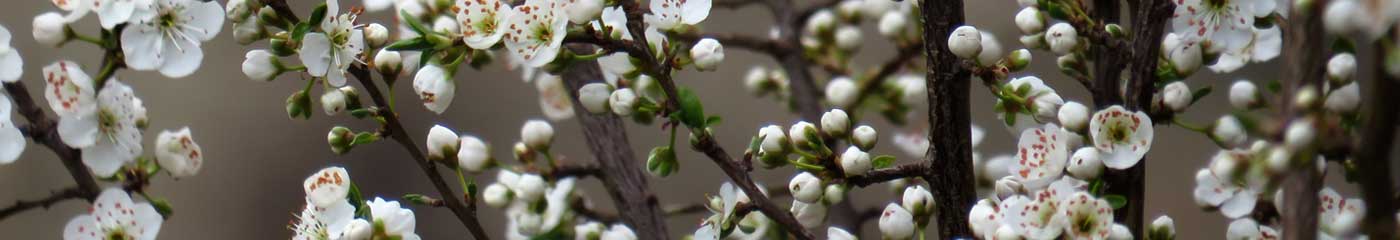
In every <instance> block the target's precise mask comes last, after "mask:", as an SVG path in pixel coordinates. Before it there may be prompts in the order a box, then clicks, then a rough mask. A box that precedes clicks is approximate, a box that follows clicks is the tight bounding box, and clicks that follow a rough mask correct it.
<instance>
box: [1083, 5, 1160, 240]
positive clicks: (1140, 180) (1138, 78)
mask: <svg viewBox="0 0 1400 240" xmlns="http://www.w3.org/2000/svg"><path fill="white" fill-rule="evenodd" d="M1132 6H1133V9H1132V10H1133V24H1132V25H1133V29H1132V30H1133V34H1132V36H1133V42H1132V44H1131V46H1132V57H1131V58H1130V59H1131V60H1130V61H1129V62H1130V64H1132V66H1131V68H1130V71H1131V72H1130V73H1129V74H1130V75H1129V76H1130V78H1129V81H1128V84H1129V85H1128V88H1127V90H1126V91H1125V94H1124V95H1125V96H1124V97H1123V98H1124V99H1125V100H1126V102H1124V105H1126V106H1124V107H1127V108H1128V109H1133V110H1138V111H1149V110H1150V109H1151V106H1152V95H1153V94H1154V93H1155V92H1156V87H1155V86H1153V85H1154V83H1156V82H1157V81H1158V79H1157V75H1156V70H1157V59H1158V58H1159V57H1160V56H1161V51H1160V50H1159V49H1160V48H1161V46H1162V37H1163V35H1165V34H1166V32H1165V28H1166V21H1167V20H1168V19H1171V15H1172V13H1173V11H1174V9H1175V5H1174V4H1172V2H1171V1H1170V0H1149V1H1144V2H1137V3H1135V4H1133V5H1132ZM1116 81H1117V80H1116V79H1115V80H1113V82H1114V84H1113V85H1112V86H1113V89H1112V91H1114V94H1111V96H1112V97H1117V87H1118V85H1117V84H1116V83H1117V82H1116ZM1096 101H1097V100H1096ZM1100 107H1101V108H1102V107H1106V106H1100ZM1148 162H1149V161H1147V159H1143V160H1142V161H1139V162H1138V164H1137V165H1136V166H1133V167H1132V168H1128V169H1126V170H1121V171H1109V172H1108V173H1107V174H1105V178H1106V179H1107V180H1108V185H1107V186H1108V188H1107V192H1108V193H1110V194H1116V195H1122V196H1124V197H1125V198H1127V200H1128V205H1127V206H1124V207H1123V208H1121V209H1118V210H1117V212H1116V213H1114V215H1113V216H1114V219H1115V220H1116V221H1117V222H1121V223H1124V225H1127V226H1128V229H1129V230H1130V231H1132V232H1133V234H1135V236H1137V237H1139V238H1140V237H1142V232H1143V231H1142V230H1143V209H1145V206H1146V205H1147V198H1146V191H1147V186H1146V183H1147V170H1146V169H1147V163H1148Z"/></svg>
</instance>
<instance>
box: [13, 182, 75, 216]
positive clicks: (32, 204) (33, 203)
mask: <svg viewBox="0 0 1400 240" xmlns="http://www.w3.org/2000/svg"><path fill="white" fill-rule="evenodd" d="M86 195H87V192H86V191H83V190H82V188H79V187H76V186H75V187H68V188H64V189H62V190H57V191H53V192H52V193H51V194H50V195H49V196H48V197H45V198H43V199H38V200H28V201H26V200H19V201H15V205H11V206H9V207H6V208H4V209H0V220H4V219H6V218H9V217H10V216H13V215H15V214H17V213H20V212H23V211H25V210H29V209H34V208H44V209H49V206H53V205H54V204H57V203H59V202H63V201H65V200H73V199H83V198H85V197H86Z"/></svg>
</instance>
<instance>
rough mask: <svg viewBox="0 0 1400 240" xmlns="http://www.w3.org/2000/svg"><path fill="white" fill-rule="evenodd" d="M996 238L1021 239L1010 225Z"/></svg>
mask: <svg viewBox="0 0 1400 240" xmlns="http://www.w3.org/2000/svg"><path fill="white" fill-rule="evenodd" d="M1020 1H1026V0H1020ZM996 236H997V238H996V239H997V240H1002V239H1005V240H1020V239H1022V238H1021V234H1020V233H1016V229H1014V228H1012V227H1011V225H1010V224H1007V225H1001V227H997V232H996Z"/></svg>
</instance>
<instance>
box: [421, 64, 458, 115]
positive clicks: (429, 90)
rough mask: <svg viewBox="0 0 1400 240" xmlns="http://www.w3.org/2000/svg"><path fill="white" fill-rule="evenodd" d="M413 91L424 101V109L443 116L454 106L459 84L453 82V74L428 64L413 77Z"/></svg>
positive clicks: (440, 67) (436, 65)
mask: <svg viewBox="0 0 1400 240" xmlns="http://www.w3.org/2000/svg"><path fill="white" fill-rule="evenodd" d="M413 91H414V92H416V93H418V99H419V100H422V101H423V107H426V108H428V110H429V111H433V113H437V114H442V113H443V112H446V111H447V107H448V106H451V105H452V98H453V96H455V95H457V83H456V82H454V81H453V80H452V72H451V71H448V70H447V69H444V68H443V67H442V66H440V65H438V64H428V65H427V66H423V68H422V69H419V70H418V73H417V74H414V75H413Z"/></svg>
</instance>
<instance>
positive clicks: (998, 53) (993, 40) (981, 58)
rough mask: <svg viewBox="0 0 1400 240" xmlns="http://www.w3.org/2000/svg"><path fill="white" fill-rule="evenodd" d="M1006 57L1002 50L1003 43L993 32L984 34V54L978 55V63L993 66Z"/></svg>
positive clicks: (984, 32)
mask: <svg viewBox="0 0 1400 240" xmlns="http://www.w3.org/2000/svg"><path fill="white" fill-rule="evenodd" d="M1003 57H1006V53H1005V52H1004V50H1002V49H1001V42H998V41H997V36H996V35H993V34H992V32H989V31H983V32H982V52H980V53H977V63H978V64H981V65H982V66H993V65H996V64H997V61H1001V59H1002V58H1003Z"/></svg>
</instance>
